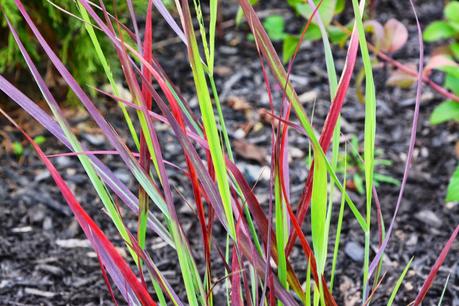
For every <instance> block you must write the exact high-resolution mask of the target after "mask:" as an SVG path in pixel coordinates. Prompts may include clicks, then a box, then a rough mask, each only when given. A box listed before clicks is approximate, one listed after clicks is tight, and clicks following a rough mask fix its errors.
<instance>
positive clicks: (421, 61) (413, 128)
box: [366, 0, 424, 282]
mask: <svg viewBox="0 0 459 306" xmlns="http://www.w3.org/2000/svg"><path fill="white" fill-rule="evenodd" d="M410 4H411V8H412V10H413V13H414V17H415V18H416V26H417V30H418V43H419V69H418V76H417V85H416V103H415V106H414V114H413V122H412V125H411V136H410V143H409V147H408V154H407V158H406V163H405V170H404V172H403V178H402V183H401V185H400V192H399V195H398V198H397V204H396V205H395V211H394V215H393V216H392V220H391V223H390V226H389V229H388V230H387V233H386V237H385V238H384V241H383V243H382V245H381V247H380V248H379V249H378V252H377V253H376V256H375V257H374V258H373V261H372V262H371V264H370V268H369V273H368V279H367V280H366V281H367V282H368V281H369V278H370V277H371V275H372V274H373V272H374V271H375V269H376V267H377V266H378V262H379V260H380V258H381V256H382V254H383V253H384V250H385V249H386V246H387V243H388V242H389V239H390V236H391V234H392V230H393V228H394V225H395V219H396V217H397V213H398V211H399V209H400V204H401V202H402V198H403V193H404V191H405V186H406V181H407V179H408V174H409V171H410V168H411V163H412V161H413V151H414V145H415V143H416V129H417V126H418V121H419V108H420V104H421V95H422V87H423V82H422V77H423V70H424V68H423V67H424V43H423V40H422V30H421V25H420V23H419V19H418V15H417V13H416V8H415V6H414V3H413V1H412V0H410Z"/></svg>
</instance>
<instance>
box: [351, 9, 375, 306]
mask: <svg viewBox="0 0 459 306" xmlns="http://www.w3.org/2000/svg"><path fill="white" fill-rule="evenodd" d="M361 4H363V5H364V4H365V2H364V1H362V2H361ZM363 5H362V8H363ZM352 6H353V9H354V15H355V24H356V26H357V31H358V35H359V45H360V51H361V55H362V61H363V65H364V70H365V127H364V130H365V131H364V154H363V155H364V161H365V193H366V224H367V229H366V231H365V256H364V264H363V265H364V267H363V283H364V286H363V293H364V294H363V297H364V299H365V298H366V296H367V294H368V290H367V287H368V286H367V284H368V272H369V271H368V270H369V263H370V223H371V204H372V189H373V170H374V148H375V134H376V93H375V85H374V80H373V71H372V67H371V59H370V54H369V52H368V46H367V41H366V38H365V30H364V27H363V22H362V13H363V10H362V13H361V11H360V8H359V4H358V3H357V0H352Z"/></svg>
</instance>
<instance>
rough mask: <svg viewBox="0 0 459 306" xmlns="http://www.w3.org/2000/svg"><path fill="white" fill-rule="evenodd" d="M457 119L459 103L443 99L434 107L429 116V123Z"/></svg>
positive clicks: (458, 117) (458, 116) (458, 119)
mask: <svg viewBox="0 0 459 306" xmlns="http://www.w3.org/2000/svg"><path fill="white" fill-rule="evenodd" d="M449 120H455V121H459V103H458V102H454V101H445V102H442V103H441V104H440V105H438V106H437V107H435V109H434V111H433V112H432V115H431V116H430V123H431V124H434V125H435V124H440V123H443V122H445V121H449Z"/></svg>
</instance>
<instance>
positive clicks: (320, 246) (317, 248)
mask: <svg viewBox="0 0 459 306" xmlns="http://www.w3.org/2000/svg"><path fill="white" fill-rule="evenodd" d="M314 152H315V153H314V174H313V178H314V180H313V183H312V204H311V231H312V243H313V248H314V253H315V257H316V260H317V271H318V273H319V277H321V275H322V274H323V272H324V268H325V258H326V248H325V242H326V239H325V235H324V234H325V219H326V215H327V181H328V180H327V169H326V166H325V161H324V158H323V157H322V156H320V154H319V153H317V152H318V150H314ZM324 255H325V256H324Z"/></svg>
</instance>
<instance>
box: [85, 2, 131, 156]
mask: <svg viewBox="0 0 459 306" xmlns="http://www.w3.org/2000/svg"><path fill="white" fill-rule="evenodd" d="M78 9H79V10H80V14H81V17H82V19H83V20H84V21H85V23H84V26H85V29H86V31H87V32H88V35H89V37H90V38H91V42H92V44H93V47H94V50H95V52H96V55H97V57H98V58H99V61H100V64H101V65H102V68H103V69H104V72H105V75H106V76H107V79H108V81H109V83H110V86H111V88H112V91H113V93H114V94H115V96H119V89H118V85H117V84H116V82H115V78H114V77H113V72H112V69H111V67H110V64H109V63H108V61H107V58H106V57H105V54H104V52H103V50H102V47H101V46H100V43H99V40H98V38H97V35H96V33H95V31H94V27H93V25H92V23H91V20H90V19H89V15H88V12H86V9H85V8H84V7H83V5H81V3H79V2H78ZM118 105H119V107H120V108H121V111H122V113H123V116H124V120H125V121H126V124H127V126H128V129H129V132H130V133H131V137H132V140H133V141H134V143H135V145H136V147H137V149H139V146H140V143H139V137H138V136H137V132H136V131H135V127H134V124H133V123H132V120H131V117H130V116H129V113H128V111H127V109H126V106H125V105H124V104H123V103H118Z"/></svg>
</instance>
